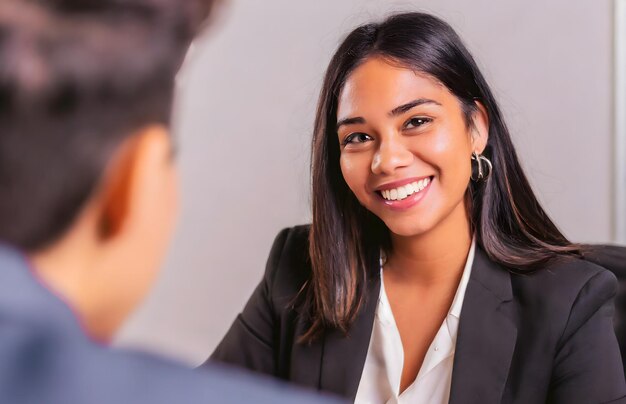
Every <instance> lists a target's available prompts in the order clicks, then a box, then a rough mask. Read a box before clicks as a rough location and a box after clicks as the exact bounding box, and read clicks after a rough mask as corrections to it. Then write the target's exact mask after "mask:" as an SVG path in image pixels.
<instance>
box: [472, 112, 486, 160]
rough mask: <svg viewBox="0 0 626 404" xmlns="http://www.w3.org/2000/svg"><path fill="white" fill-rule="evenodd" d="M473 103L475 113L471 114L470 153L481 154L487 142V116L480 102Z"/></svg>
mask: <svg viewBox="0 0 626 404" xmlns="http://www.w3.org/2000/svg"><path fill="white" fill-rule="evenodd" d="M475 103H476V111H474V113H473V114H472V146H473V150H472V151H475V152H476V153H478V154H482V152H483V151H484V150H485V147H487V141H488V140H489V115H488V114H487V109H486V108H485V106H484V105H483V104H482V103H481V102H480V101H475Z"/></svg>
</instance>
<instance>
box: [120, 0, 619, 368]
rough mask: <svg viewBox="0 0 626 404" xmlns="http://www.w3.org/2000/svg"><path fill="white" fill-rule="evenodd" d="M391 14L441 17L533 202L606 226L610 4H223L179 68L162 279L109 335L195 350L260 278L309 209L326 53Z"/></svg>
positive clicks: (574, 232)
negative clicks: (172, 197) (176, 208)
mask: <svg viewBox="0 0 626 404" xmlns="http://www.w3.org/2000/svg"><path fill="white" fill-rule="evenodd" d="M393 10H421V11H428V12H432V13H434V14H436V15H438V16H440V17H443V18H444V19H445V20H447V21H448V22H449V23H451V24H452V25H453V26H454V27H455V28H456V29H457V30H458V32H459V34H460V35H461V37H462V38H464V40H465V41H466V43H467V44H468V46H469V48H470V50H471V51H472V52H473V53H474V56H475V57H476V59H477V60H478V62H479V65H480V66H481V68H482V69H483V73H484V74H485V75H486V76H487V79H488V80H489V82H490V84H491V85H492V87H493V89H494V91H495V93H496V96H497V97H498V99H499V101H500V103H501V106H502V108H503V110H504V112H505V116H506V117H507V119H508V123H509V126H510V128H511V132H512V135H513V137H514V141H515V143H516V145H517V147H518V152H519V154H520V156H521V159H522V161H523V163H524V166H525V167H526V169H527V172H528V174H529V176H530V178H531V181H532V183H533V185H534V186H535V188H536V190H537V192H538V194H539V196H540V199H541V200H542V201H543V202H544V203H545V205H546V207H547V210H548V211H549V213H550V214H552V216H553V218H554V219H555V220H556V222H557V223H558V224H559V225H560V226H561V227H562V229H563V230H564V231H565V233H566V235H568V236H569V237H571V238H572V239H574V240H576V241H598V242H601V241H608V240H610V238H611V231H612V229H611V193H612V190H611V158H610V156H611V130H612V124H611V118H612V112H611V95H612V93H611V73H612V70H611V63H612V59H611V58H612V56H611V45H612V39H611V34H612V26H611V23H612V17H611V11H612V7H611V2H610V1H609V0H578V1H575V2H573V1H571V0H551V1H546V2H532V1H526V0H511V1H506V2H496V1H491V0H474V1H472V2H461V1H458V0H432V1H404V2H389V1H383V0H379V1H372V0H369V1H363V0H361V1H359V0H342V1H334V0H316V1H307V2H305V1H293V0H267V1H262V2H261V1H255V0H241V1H234V2H232V4H230V6H229V7H228V8H227V9H226V10H225V13H223V15H222V16H221V17H220V18H218V21H217V24H216V25H215V26H214V27H213V29H212V30H211V31H210V32H209V33H208V34H207V35H206V36H205V37H203V38H201V39H199V40H198V41H197V43H196V46H195V50H194V54H193V55H192V56H193V57H192V58H191V61H190V63H189V64H188V65H187V66H186V69H185V71H184V74H183V75H182V80H181V92H180V96H179V102H178V106H177V115H176V119H177V122H178V124H177V125H176V133H177V135H178V137H179V141H180V145H181V154H180V169H181V177H182V193H183V201H182V206H181V207H182V215H181V221H180V225H179V228H178V231H177V234H176V236H175V239H174V243H173V247H172V249H171V251H170V254H169V258H168V260H167V262H166V264H165V266H164V270H163V273H162V277H161V279H160V280H159V282H158V285H157V287H156V289H155V290H154V292H153V294H152V295H151V296H150V298H149V300H148V302H147V303H146V304H145V306H144V307H142V308H141V310H139V312H138V313H137V315H136V316H135V317H134V318H133V319H132V321H131V322H130V323H129V324H128V326H127V327H126V329H125V330H124V331H123V332H122V333H121V335H120V338H119V343H120V344H122V345H133V346H142V347H145V348H147V349H151V350H157V351H160V352H163V353H167V354H169V355H172V356H174V357H177V358H180V359H182V360H185V361H187V362H189V363H191V364H197V363H199V362H201V361H202V360H203V359H204V358H205V357H206V356H208V354H209V353H210V352H211V350H212V349H213V347H214V346H215V345H216V344H217V342H218V341H219V339H220V338H221V336H222V335H223V333H224V332H225V331H226V329H227V327H228V326H229V324H230V323H231V321H232V320H233V319H234V317H235V315H236V314H237V312H238V311H239V310H240V309H241V308H242V306H243V304H244V302H245V300H246V299H247V297H248V296H249V294H250V293H251V291H252V289H253V288H254V287H255V285H256V283H257V282H258V280H259V279H260V277H261V275H262V272H263V269H264V266H265V259H266V258H267V253H268V251H269V247H270V245H271V243H272V240H273V237H274V236H275V235H276V233H277V232H278V231H279V230H280V229H281V228H282V227H285V226H289V225H294V224H299V223H304V222H307V221H308V217H309V213H308V209H309V196H308V184H309V178H308V153H309V139H310V134H311V128H312V122H313V113H314V110H315V103H316V99H317V92H318V91H319V86H320V83H321V78H322V75H323V72H324V69H325V66H326V64H327V62H328V61H329V59H330V56H331V54H332V52H333V51H334V49H335V47H336V46H337V45H338V44H339V42H340V40H341V39H342V38H343V36H344V35H346V34H347V32H348V31H349V30H351V29H352V28H353V27H355V26H356V25H357V24H360V23H362V22H365V21H369V20H380V19H381V18H383V17H384V16H385V15H387V14H388V13H389V12H390V11H393Z"/></svg>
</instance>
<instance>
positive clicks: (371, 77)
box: [337, 58, 453, 119]
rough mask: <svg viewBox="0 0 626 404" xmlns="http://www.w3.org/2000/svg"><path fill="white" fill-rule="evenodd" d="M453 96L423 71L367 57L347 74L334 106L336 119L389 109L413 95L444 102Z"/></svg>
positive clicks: (408, 99)
mask: <svg viewBox="0 0 626 404" xmlns="http://www.w3.org/2000/svg"><path fill="white" fill-rule="evenodd" d="M449 97H453V96H452V94H451V93H450V92H449V91H448V89H447V88H446V87H445V86H444V85H443V84H441V83H440V82H439V81H437V80H436V79H435V78H433V77H431V76H428V75H427V74H425V73H421V72H416V71H415V70H412V69H409V68H406V67H402V66H400V65H398V64H392V63H390V62H388V61H386V60H384V59H382V58H370V59H368V60H366V61H365V62H364V63H362V64H361V65H360V66H358V67H357V68H356V69H355V70H354V71H353V72H352V73H351V74H350V75H349V76H348V78H347V80H346V83H345V85H344V87H343V88H342V90H341V92H340V94H339V98H338V106H337V117H338V119H341V118H345V117H349V116H353V115H361V114H367V113H375V112H381V111H382V112H384V113H386V112H389V111H392V110H393V109H394V108H396V107H397V106H399V105H403V104H406V103H407V102H410V101H412V100H415V99H428V100H433V101H436V102H437V103H439V104H442V105H443V104H444V103H445V102H447V101H448V98H449Z"/></svg>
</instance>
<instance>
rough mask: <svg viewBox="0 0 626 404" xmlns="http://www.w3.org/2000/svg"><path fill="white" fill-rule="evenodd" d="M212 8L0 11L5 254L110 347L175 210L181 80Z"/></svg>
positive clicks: (178, 1)
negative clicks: (17, 258) (27, 261)
mask: <svg viewBox="0 0 626 404" xmlns="http://www.w3.org/2000/svg"><path fill="white" fill-rule="evenodd" d="M211 3H212V2H211V1H210V0H45V1H44V0H39V1H37V0H2V1H1V2H0V195H1V196H0V241H2V242H4V243H8V244H10V245H13V246H15V247H18V248H20V249H22V250H23V251H25V252H26V253H27V254H29V256H31V257H32V259H33V262H34V264H35V267H36V269H37V272H38V273H39V274H40V275H41V277H42V278H43V280H44V282H46V283H47V284H49V285H50V286H51V287H52V288H53V289H54V290H56V291H57V292H58V293H60V294H61V295H63V297H64V298H66V299H68V300H69V301H70V303H71V304H72V305H73V306H74V307H75V308H76V309H77V310H78V311H79V313H80V314H81V316H82V319H83V321H84V322H85V325H86V326H87V328H88V330H89V331H90V332H91V333H92V334H93V335H94V336H96V337H99V338H108V337H110V335H111V333H112V332H114V330H115V329H116V328H117V327H119V325H120V323H121V322H122V320H123V319H124V318H125V317H126V315H127V314H128V313H129V312H130V310H131V309H132V308H133V307H134V306H135V304H136V303H137V302H138V301H139V300H140V299H141V298H142V297H143V295H144V293H145V291H147V288H148V286H149V285H150V284H151V280H152V278H153V276H154V273H155V271H156V268H157V267H158V263H159V261H160V259H161V256H162V254H163V251H164V250H165V247H166V244H167V239H168V236H169V233H170V231H171V227H172V224H173V218H174V213H175V204H176V175H175V168H174V166H173V161H172V155H173V150H172V143H171V139H170V137H169V133H168V126H169V119H170V109H171V105H172V97H173V90H174V76H175V74H176V71H177V70H178V67H179V66H180V63H181V62H182V59H183V57H184V54H185V52H186V49H187V46H188V45H189V43H190V41H191V39H192V38H193V36H194V35H195V34H196V32H197V31H198V29H199V28H200V26H201V24H202V22H203V21H204V20H205V18H206V16H207V15H208V13H209V10H210V8H211Z"/></svg>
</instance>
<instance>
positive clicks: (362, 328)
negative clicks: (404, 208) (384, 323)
mask: <svg viewBox="0 0 626 404" xmlns="http://www.w3.org/2000/svg"><path fill="white" fill-rule="evenodd" d="M369 261H371V262H370V269H372V270H371V271H370V276H369V277H368V281H367V292H366V300H365V302H364V305H363V306H362V307H361V310H360V311H359V313H358V315H357V317H356V319H355V321H354V323H353V324H352V327H351V328H350V331H349V333H348V335H347V336H345V335H344V334H343V333H342V332H340V331H337V330H329V331H327V332H326V334H325V335H324V340H323V346H322V361H321V372H320V387H321V388H322V389H323V390H327V391H332V392H334V393H336V394H339V395H342V396H344V397H347V398H349V399H351V400H354V398H355V396H356V393H357V389H358V388H359V382H360V380H361V373H362V372H363V366H364V365H365V358H366V356H367V350H368V348H369V343H370V338H371V335H372V326H373V324H374V316H375V314H376V306H377V304H378V297H379V294H380V276H379V274H380V272H379V269H378V257H372V258H371V259H370V260H369ZM373 268H375V269H376V270H373Z"/></svg>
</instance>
